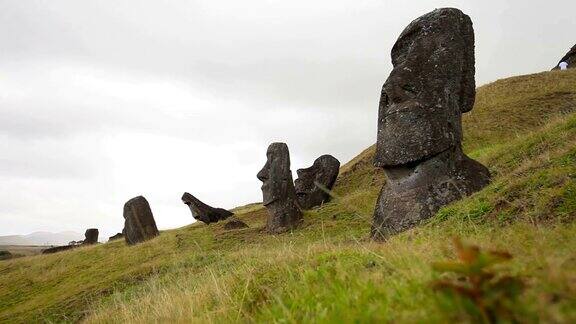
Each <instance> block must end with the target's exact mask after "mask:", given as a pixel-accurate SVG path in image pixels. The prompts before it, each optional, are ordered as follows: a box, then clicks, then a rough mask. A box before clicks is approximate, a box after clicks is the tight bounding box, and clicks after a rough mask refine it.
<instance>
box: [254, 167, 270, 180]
mask: <svg viewBox="0 0 576 324" xmlns="http://www.w3.org/2000/svg"><path fill="white" fill-rule="evenodd" d="M256 177H257V178H258V180H260V181H262V182H264V181H266V180H268V169H267V167H266V166H264V167H263V168H262V170H260V171H259V172H258V174H256Z"/></svg>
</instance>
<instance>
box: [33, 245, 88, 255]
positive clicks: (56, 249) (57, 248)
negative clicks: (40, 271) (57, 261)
mask: <svg viewBox="0 0 576 324" xmlns="http://www.w3.org/2000/svg"><path fill="white" fill-rule="evenodd" d="M79 246H80V245H62V246H53V247H51V248H47V249H44V250H42V254H52V253H56V252H62V251H66V250H71V249H75V248H77V247H79Z"/></svg>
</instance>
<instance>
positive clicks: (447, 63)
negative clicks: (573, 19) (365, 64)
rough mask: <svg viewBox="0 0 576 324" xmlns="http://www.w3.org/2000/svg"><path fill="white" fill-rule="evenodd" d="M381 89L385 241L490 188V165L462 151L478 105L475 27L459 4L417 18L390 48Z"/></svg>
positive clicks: (380, 212) (376, 222)
mask: <svg viewBox="0 0 576 324" xmlns="http://www.w3.org/2000/svg"><path fill="white" fill-rule="evenodd" d="M391 56H392V65H393V70H392V72H391V73H390V76H389V77H388V79H387V80H386V82H385V83H384V86H383V87H382V93H381V97H380V106H379V112H378V138H377V146H376V156H375V159H374V165H375V166H377V167H381V168H383V169H384V172H385V174H386V184H385V185H384V186H383V188H382V191H381V192H380V196H379V198H378V202H377V204H376V208H375V211H374V219H373V223H372V231H371V236H372V238H374V239H376V240H384V239H386V238H387V237H388V236H390V235H392V234H395V233H398V232H401V231H404V230H406V229H409V228H411V227H413V226H415V225H417V224H418V223H420V222H421V221H422V220H424V219H427V218H429V217H431V216H433V215H434V214H435V213H436V212H437V211H438V210H439V209H440V207H442V206H444V205H446V204H449V203H450V202H452V201H455V200H458V199H461V198H462V197H464V196H466V195H469V194H471V193H473V192H475V191H478V190H480V189H481V188H483V187H484V186H486V185H487V184H488V182H489V180H490V173H489V172H488V169H487V168H486V167H484V166H483V165H481V164H480V163H478V162H476V161H474V160H472V159H470V158H469V157H467V156H466V155H465V154H464V153H463V152H462V144H461V142H462V114H463V113H466V112H469V111H470V110H472V108H473V106H474V100H475V94H476V84H475V80H474V73H475V70H474V30H473V28H472V21H471V20H470V17H468V16H467V15H465V14H464V13H462V12H461V11H460V10H458V9H454V8H444V9H437V10H434V11H432V12H430V13H428V14H425V15H423V16H422V17H420V18H418V19H416V20H414V21H413V22H412V23H410V25H408V27H406V29H404V31H403V32H402V34H401V35H400V37H399V38H398V40H397V41H396V43H395V44H394V47H393V48H392V54H391Z"/></svg>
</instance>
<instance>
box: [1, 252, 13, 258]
mask: <svg viewBox="0 0 576 324" xmlns="http://www.w3.org/2000/svg"><path fill="white" fill-rule="evenodd" d="M8 259H12V253H10V251H5V250H2V251H0V260H8Z"/></svg>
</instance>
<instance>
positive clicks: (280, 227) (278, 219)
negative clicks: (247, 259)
mask: <svg viewBox="0 0 576 324" xmlns="http://www.w3.org/2000/svg"><path fill="white" fill-rule="evenodd" d="M266 158H267V161H266V164H265V165H264V167H263V168H262V170H260V172H258V175H257V177H258V179H260V181H262V182H263V185H262V197H263V199H262V200H263V204H264V206H265V207H266V209H267V210H268V219H267V222H266V230H267V231H268V232H269V233H281V232H285V231H288V230H291V229H294V228H296V227H298V225H300V224H301V223H302V221H303V218H302V212H301V211H300V208H299V206H298V202H297V200H296V191H295V189H294V182H293V181H292V173H291V171H290V153H289V152H288V146H287V145H286V144H284V143H272V144H270V146H268V151H267V152H266Z"/></svg>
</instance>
